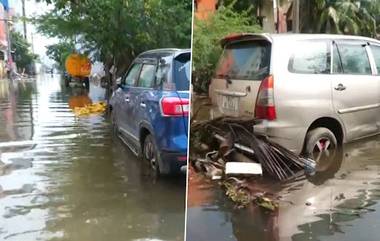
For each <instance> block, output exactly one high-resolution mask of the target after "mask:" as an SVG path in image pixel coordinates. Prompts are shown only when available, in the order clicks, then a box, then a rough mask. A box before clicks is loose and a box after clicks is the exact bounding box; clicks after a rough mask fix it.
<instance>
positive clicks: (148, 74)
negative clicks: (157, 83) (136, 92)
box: [138, 64, 156, 88]
mask: <svg viewBox="0 0 380 241" xmlns="http://www.w3.org/2000/svg"><path fill="white" fill-rule="evenodd" d="M155 74H156V65H153V64H144V65H143V67H142V69H141V73H140V78H139V83H138V86H139V87H145V88H150V87H152V86H153V82H154V77H155Z"/></svg>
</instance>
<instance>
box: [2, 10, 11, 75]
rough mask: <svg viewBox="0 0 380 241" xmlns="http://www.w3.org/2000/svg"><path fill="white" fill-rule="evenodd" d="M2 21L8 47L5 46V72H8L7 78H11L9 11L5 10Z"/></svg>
mask: <svg viewBox="0 0 380 241" xmlns="http://www.w3.org/2000/svg"><path fill="white" fill-rule="evenodd" d="M3 21H4V23H5V33H6V35H7V42H8V48H7V66H8V70H7V74H8V78H9V79H10V80H12V71H13V67H12V64H11V62H12V42H11V33H10V29H9V12H8V11H5V18H4V19H3Z"/></svg>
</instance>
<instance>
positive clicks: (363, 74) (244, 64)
mask: <svg viewBox="0 0 380 241" xmlns="http://www.w3.org/2000/svg"><path fill="white" fill-rule="evenodd" d="M221 43H222V46H223V48H224V50H223V54H222V56H221V58H220V61H219V65H218V67H217V70H216V75H215V78H214V79H213V80H212V81H211V83H210V86H209V95H210V98H211V100H212V103H213V108H212V110H211V112H210V114H211V117H212V118H215V117H217V116H220V115H228V116H235V117H242V116H250V117H255V118H257V119H258V120H259V124H258V125H255V126H254V131H255V132H256V133H259V134H264V135H267V136H268V137H269V138H270V139H272V140H273V141H275V142H277V143H279V144H281V145H283V146H284V147H286V148H288V149H290V150H292V151H294V152H295V153H297V154H303V155H306V156H310V157H314V158H318V157H320V156H321V155H323V154H327V155H328V154H329V153H330V152H331V150H336V147H337V146H339V145H340V144H342V143H345V142H350V141H353V140H356V139H360V138H363V137H366V136H370V135H375V134H377V133H379V132H380V41H378V40H375V39H371V38H366V37H359V36H347V35H327V34H237V35H230V36H227V37H226V38H224V39H223V40H222V42H221Z"/></svg>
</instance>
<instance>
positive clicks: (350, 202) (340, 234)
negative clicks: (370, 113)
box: [186, 136, 380, 241]
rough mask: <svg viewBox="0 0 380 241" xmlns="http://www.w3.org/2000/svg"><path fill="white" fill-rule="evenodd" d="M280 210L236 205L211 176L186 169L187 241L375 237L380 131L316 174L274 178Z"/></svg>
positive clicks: (379, 215)
mask: <svg viewBox="0 0 380 241" xmlns="http://www.w3.org/2000/svg"><path fill="white" fill-rule="evenodd" d="M264 182H265V183H266V185H268V186H269V188H268V190H270V191H271V192H273V193H274V194H277V195H279V196H281V201H280V206H279V209H278V211H276V212H273V213H272V212H270V211H265V210H263V209H261V208H260V207H256V206H249V207H248V208H245V209H237V208H235V206H234V204H233V203H232V202H231V201H229V200H228V199H227V198H226V196H225V195H224V193H223V190H221V188H220V186H218V185H217V184H216V183H215V182H212V181H209V180H208V179H206V178H204V177H203V176H201V175H200V174H197V173H194V172H190V174H189V195H188V209H187V232H186V236H187V241H206V240H218V241H227V240H228V241H230V240H231V241H288V240H293V241H306V240H311V241H317V240H320V241H378V240H379V235H378V234H379V228H380V222H379V220H380V202H379V200H380V136H375V137H372V138H367V139H364V140H361V141H358V142H354V143H351V144H347V145H345V146H344V148H343V150H342V152H341V153H339V155H337V156H336V158H335V159H334V160H331V161H330V162H326V163H325V164H324V165H323V166H318V172H317V173H316V174H315V175H314V176H309V177H304V178H301V179H299V180H297V181H293V182H289V183H284V184H278V183H277V184H276V183H270V182H268V181H264Z"/></svg>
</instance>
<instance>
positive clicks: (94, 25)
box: [34, 0, 192, 66]
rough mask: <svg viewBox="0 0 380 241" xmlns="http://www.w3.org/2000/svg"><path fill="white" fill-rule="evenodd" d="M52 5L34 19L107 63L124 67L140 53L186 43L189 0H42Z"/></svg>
mask: <svg viewBox="0 0 380 241" xmlns="http://www.w3.org/2000/svg"><path fill="white" fill-rule="evenodd" d="M41 1H45V2H47V3H48V4H50V5H51V6H52V10H51V11H50V12H48V13H46V14H43V15H41V16H38V17H36V18H35V19H34V22H35V23H36V25H37V28H38V30H39V31H40V32H42V33H43V34H45V35H47V36H50V37H58V38H59V39H61V41H66V42H73V43H75V47H76V50H77V51H79V52H81V53H90V54H91V57H92V58H93V59H96V60H101V61H103V62H105V63H106V64H107V63H108V64H109V63H112V62H113V61H115V62H116V64H122V65H124V66H127V65H128V64H129V63H130V61H131V60H132V59H133V58H134V57H135V56H136V55H137V54H139V53H140V52H142V51H145V50H149V49H154V48H164V47H177V48H189V47H190V43H191V17H192V13H191V11H192V5H191V4H192V3H191V1H188V0H145V1H135V0H81V1H79V0H41Z"/></svg>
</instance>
